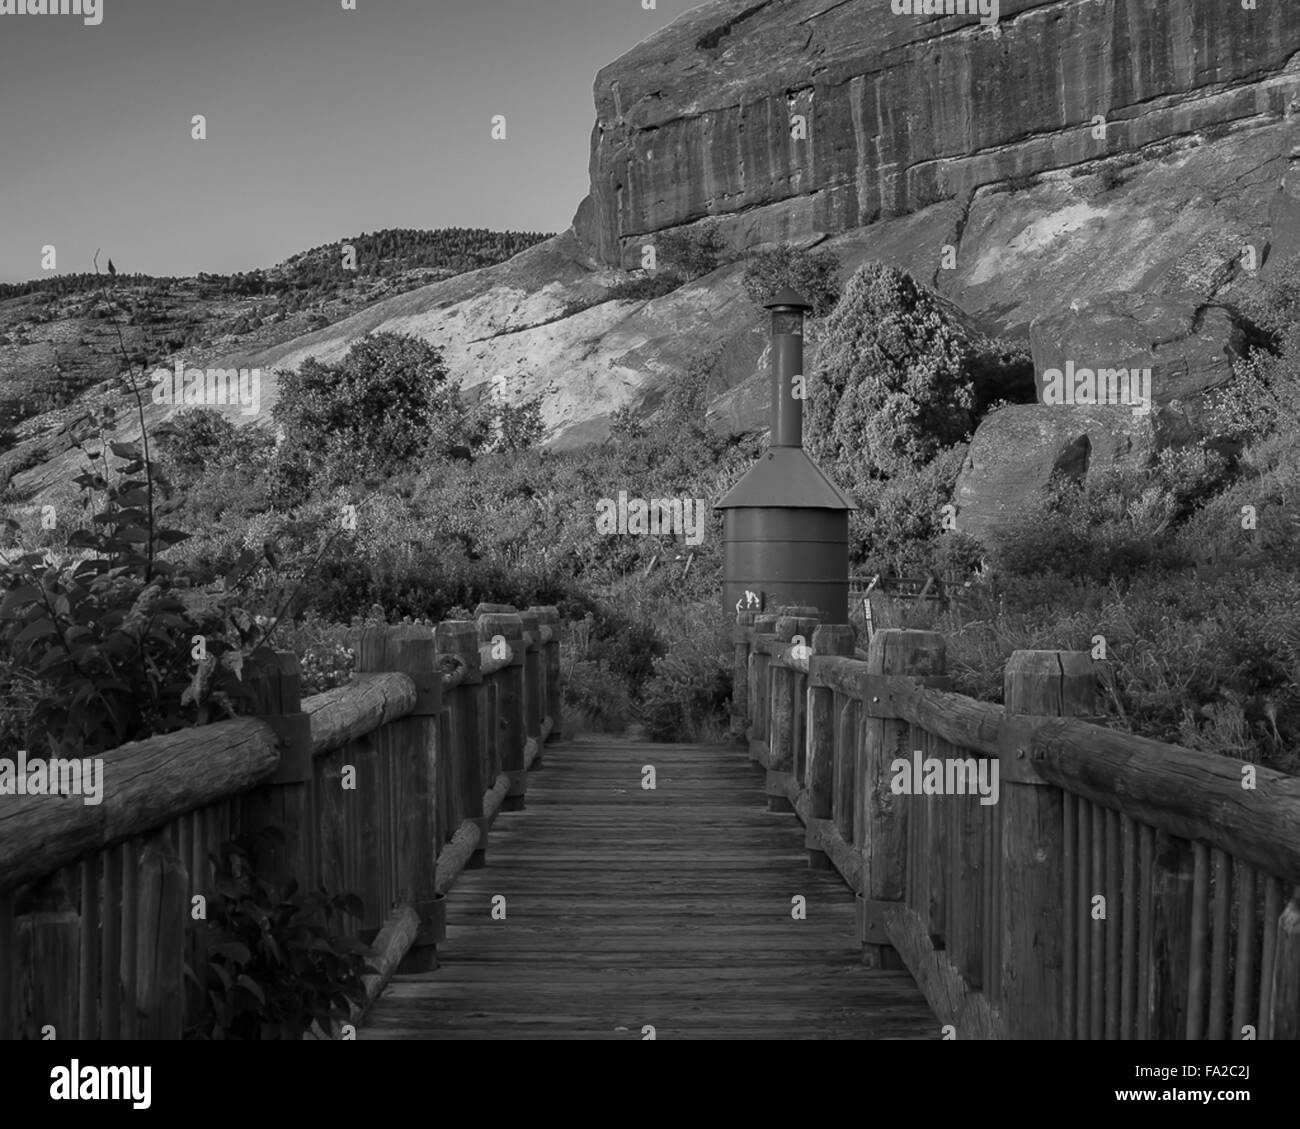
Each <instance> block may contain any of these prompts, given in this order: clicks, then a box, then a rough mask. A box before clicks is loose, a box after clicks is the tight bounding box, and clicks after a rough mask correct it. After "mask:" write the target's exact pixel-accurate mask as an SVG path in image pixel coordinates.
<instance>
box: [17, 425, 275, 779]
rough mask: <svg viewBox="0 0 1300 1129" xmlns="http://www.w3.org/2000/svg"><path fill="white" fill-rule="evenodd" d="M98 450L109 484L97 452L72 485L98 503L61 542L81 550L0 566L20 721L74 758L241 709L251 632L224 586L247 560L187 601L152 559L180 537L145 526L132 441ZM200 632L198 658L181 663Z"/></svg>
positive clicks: (257, 637) (256, 630) (254, 631)
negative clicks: (23, 713)
mask: <svg viewBox="0 0 1300 1129" xmlns="http://www.w3.org/2000/svg"><path fill="white" fill-rule="evenodd" d="M109 449H110V450H111V452H112V454H113V455H114V456H116V457H117V459H118V460H119V464H120V465H119V473H120V477H117V478H116V480H115V481H111V482H110V481H109V480H108V477H107V474H108V473H109V471H108V467H107V458H106V457H105V455H104V453H103V452H100V454H99V457H100V461H101V468H100V469H98V470H97V469H95V468H94V467H93V466H92V468H91V469H90V470H87V471H84V472H82V473H81V474H80V475H78V476H77V478H76V482H77V484H78V486H79V487H80V488H81V490H82V492H83V498H84V501H85V504H86V505H87V506H89V505H90V503H91V499H92V497H93V496H95V495H96V494H102V495H103V496H104V503H103V508H102V509H101V510H100V511H99V512H98V513H97V514H96V515H95V517H94V520H93V524H94V528H93V529H81V530H77V531H74V532H73V534H72V535H71V536H70V537H69V539H68V544H69V546H70V547H71V548H73V549H77V550H84V552H83V553H81V554H79V555H78V557H77V558H75V559H73V560H70V561H66V562H60V561H58V560H54V559H51V558H50V557H49V556H48V555H47V554H46V553H45V552H27V553H23V554H21V555H20V556H19V557H18V558H17V559H16V560H15V561H13V562H9V563H7V564H6V565H5V566H4V568H3V571H0V577H2V578H3V583H4V588H5V589H6V594H5V596H4V599H3V602H0V654H3V656H4V657H5V658H6V659H7V661H8V662H9V663H10V664H11V668H12V669H13V670H14V671H16V672H26V675H27V676H28V677H29V678H34V679H36V680H37V681H39V683H40V685H41V693H40V696H39V698H38V699H37V700H36V701H35V702H34V704H33V710H32V715H31V718H30V724H31V726H32V727H33V728H34V729H35V730H36V731H38V732H41V733H42V734H43V735H44V737H45V739H46V740H47V741H48V743H49V746H50V749H51V751H64V752H73V753H75V755H88V754H90V753H92V752H102V751H104V750H106V749H111V748H115V747H116V746H118V745H121V744H123V743H124V742H127V741H133V740H139V739H141V738H144V737H148V736H152V735H154V734H159V733H167V732H171V731H173V730H175V729H179V728H181V727H183V726H186V725H196V724H198V725H201V724H204V723H205V722H207V721H209V720H214V719H215V718H216V717H219V716H234V715H235V714H237V713H239V712H241V710H242V709H243V706H244V703H246V702H247V700H248V694H247V691H246V688H245V687H244V685H243V680H242V673H243V669H244V664H245V661H246V659H247V658H248V657H249V656H250V655H251V652H252V651H253V649H254V648H255V647H256V646H257V645H258V643H259V642H261V637H262V631H261V628H260V627H258V625H257V624H256V623H255V622H254V621H253V618H252V616H251V615H250V614H249V613H248V612H247V611H246V610H245V609H244V608H242V607H241V606H240V605H239V603H238V602H237V600H236V598H235V595H234V591H233V587H234V584H235V583H237V581H238V579H239V577H240V576H241V575H242V574H243V573H244V572H246V571H247V569H248V567H249V566H250V565H251V564H253V563H254V561H255V558H254V556H253V555H252V554H247V555H245V556H244V557H242V558H241V559H240V561H239V562H238V568H237V569H236V571H235V573H234V574H233V575H231V576H230V577H229V578H228V579H229V580H230V581H231V591H230V592H228V593H227V594H224V595H217V596H213V597H211V598H208V599H206V600H201V599H200V600H196V599H195V594H194V593H193V592H191V591H190V590H188V589H187V588H185V587H183V585H182V583H181V581H182V578H181V577H180V576H178V575H177V573H176V570H175V569H174V568H173V566H172V565H171V564H170V563H169V562H167V561H164V560H161V559H158V553H159V552H160V551H161V550H163V549H165V548H166V547H167V546H169V545H174V544H176V543H178V542H179V541H181V540H183V539H185V537H186V534H184V533H180V532H177V531H175V530H171V529H166V528H161V527H156V526H155V523H154V516H153V511H152V507H151V499H150V480H149V478H148V476H147V464H146V461H145V458H144V455H143V453H142V451H141V447H140V445H139V444H136V443H116V442H115V443H111V444H109ZM142 473H145V474H146V477H145V478H139V477H136V476H138V475H140V474H142ZM8 527H9V528H10V529H11V530H13V529H16V528H17V523H16V522H14V521H13V520H12V519H10V520H9V521H8ZM200 635H201V636H203V639H204V644H203V647H204V653H203V657H202V659H201V661H197V662H195V663H193V664H191V661H190V660H191V650H192V646H193V640H194V637H195V636H200ZM196 657H197V656H196Z"/></svg>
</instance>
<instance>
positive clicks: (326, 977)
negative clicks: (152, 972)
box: [186, 829, 374, 1039]
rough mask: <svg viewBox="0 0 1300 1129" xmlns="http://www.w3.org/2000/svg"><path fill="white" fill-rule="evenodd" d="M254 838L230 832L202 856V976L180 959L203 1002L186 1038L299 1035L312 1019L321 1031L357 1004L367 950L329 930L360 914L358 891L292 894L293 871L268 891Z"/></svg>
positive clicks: (296, 889)
mask: <svg viewBox="0 0 1300 1129" xmlns="http://www.w3.org/2000/svg"><path fill="white" fill-rule="evenodd" d="M264 834H265V835H266V838H268V839H272V840H282V838H283V836H281V835H279V834H277V833H275V832H274V830H273V829H268V830H267V832H266V833H264ZM262 845H264V844H259V843H257V842H256V841H254V840H252V839H250V838H248V837H239V838H236V839H233V840H231V841H230V842H228V843H225V844H223V845H222V847H221V850H220V853H219V855H218V856H213V857H212V859H211V863H212V879H213V887H212V890H211V892H210V894H209V895H208V899H207V908H208V917H207V920H206V922H205V923H204V924H203V926H202V950H201V951H204V952H206V954H207V962H206V965H205V967H204V968H203V969H202V971H203V974H204V975H203V979H202V980H200V979H199V977H198V975H197V972H196V971H195V970H194V969H192V968H190V967H189V966H188V964H187V966H186V978H187V980H188V981H189V983H190V984H191V986H192V987H194V988H196V989H198V990H199V998H200V999H201V1001H202V1002H201V1004H200V1005H199V1006H198V1008H197V1014H196V1016H195V1019H194V1021H193V1023H192V1024H191V1026H190V1028H189V1030H188V1031H187V1032H186V1038H189V1039H301V1038H302V1037H303V1036H304V1035H305V1034H307V1033H308V1032H309V1031H310V1030H311V1029H312V1025H313V1024H319V1025H320V1027H321V1029H322V1030H324V1031H326V1032H328V1031H330V1030H331V1027H332V1025H333V1024H334V1023H335V1022H336V1021H342V1020H346V1019H347V1018H349V1016H350V1014H351V1008H352V1007H353V1006H361V1005H362V1004H363V1003H364V1002H365V998H366V991H365V984H364V983H363V981H362V976H363V975H365V974H367V973H370V972H373V971H374V969H373V967H371V966H370V965H369V964H367V962H366V957H367V956H370V955H372V950H371V949H369V948H368V947H367V946H366V945H363V944H362V943H361V942H360V941H358V940H356V939H355V938H352V937H348V936H345V935H343V934H342V933H341V932H340V931H339V928H338V926H339V924H341V919H342V918H344V917H354V918H360V916H361V913H362V904H361V899H360V898H358V897H357V896H356V895H354V894H343V895H338V894H335V895H331V894H330V893H329V892H328V891H327V890H325V889H324V888H323V887H322V888H320V889H317V890H314V891H309V892H301V891H300V890H299V886H298V882H297V881H296V880H294V879H290V880H289V881H288V882H286V883H285V885H284V887H283V889H276V888H275V887H274V886H273V885H272V884H271V883H270V882H268V881H266V880H265V879H263V878H262V877H260V876H259V875H258V874H257V871H256V869H255V864H256V862H257V858H256V853H257V849H258V847H259V846H262Z"/></svg>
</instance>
